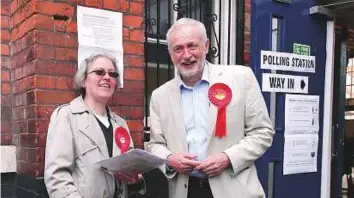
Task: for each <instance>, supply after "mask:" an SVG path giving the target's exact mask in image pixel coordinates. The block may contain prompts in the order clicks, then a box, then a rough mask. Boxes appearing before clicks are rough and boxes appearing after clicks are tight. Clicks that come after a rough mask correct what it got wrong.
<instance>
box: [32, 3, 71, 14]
mask: <svg viewBox="0 0 354 198" xmlns="http://www.w3.org/2000/svg"><path fill="white" fill-rule="evenodd" d="M38 9H39V12H40V13H41V14H46V15H60V16H67V17H69V18H71V17H73V15H74V7H73V6H72V5H69V4H65V3H54V2H51V1H41V2H40V6H39V7H38Z"/></svg>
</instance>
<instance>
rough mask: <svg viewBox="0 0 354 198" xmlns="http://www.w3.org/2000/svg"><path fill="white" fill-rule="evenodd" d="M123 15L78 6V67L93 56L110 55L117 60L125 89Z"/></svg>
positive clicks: (121, 81)
mask: <svg viewBox="0 0 354 198" xmlns="http://www.w3.org/2000/svg"><path fill="white" fill-rule="evenodd" d="M122 30H123V20H122V13H119V12H113V11H108V10H102V9H96V8H87V7H82V6H77V32H78V41H79V47H78V66H79V67H80V64H81V62H82V61H83V60H85V59H86V58H88V57H90V56H91V55H93V54H98V53H102V54H108V55H110V56H112V57H114V58H115V59H116V63H117V66H118V70H119V74H120V85H121V87H123V73H124V71H123V31H122Z"/></svg>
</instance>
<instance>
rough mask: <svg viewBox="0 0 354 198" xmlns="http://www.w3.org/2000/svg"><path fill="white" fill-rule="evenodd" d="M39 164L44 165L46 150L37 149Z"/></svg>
mask: <svg viewBox="0 0 354 198" xmlns="http://www.w3.org/2000/svg"><path fill="white" fill-rule="evenodd" d="M36 150H37V161H36V162H37V163H44V159H45V148H41V147H40V148H37V149H36Z"/></svg>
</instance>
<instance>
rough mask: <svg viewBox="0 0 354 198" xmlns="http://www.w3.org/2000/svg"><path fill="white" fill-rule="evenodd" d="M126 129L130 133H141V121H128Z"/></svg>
mask: <svg viewBox="0 0 354 198" xmlns="http://www.w3.org/2000/svg"><path fill="white" fill-rule="evenodd" d="M127 123H128V127H129V130H130V131H136V132H143V131H144V124H143V121H142V120H128V121H127Z"/></svg>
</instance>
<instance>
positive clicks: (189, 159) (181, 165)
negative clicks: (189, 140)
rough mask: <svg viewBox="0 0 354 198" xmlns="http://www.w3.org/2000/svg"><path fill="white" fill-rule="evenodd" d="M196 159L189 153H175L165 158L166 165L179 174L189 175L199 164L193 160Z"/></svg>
mask: <svg viewBox="0 0 354 198" xmlns="http://www.w3.org/2000/svg"><path fill="white" fill-rule="evenodd" d="M196 157H197V156H196V155H193V154H189V153H175V154H172V155H170V156H169V157H168V158H167V164H168V166H170V167H172V168H174V169H175V170H176V171H177V172H179V173H183V174H189V173H191V172H192V171H193V170H194V168H195V167H196V166H198V165H199V164H200V162H199V161H196V160H195V158H196Z"/></svg>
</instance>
